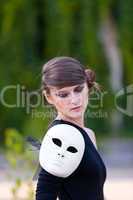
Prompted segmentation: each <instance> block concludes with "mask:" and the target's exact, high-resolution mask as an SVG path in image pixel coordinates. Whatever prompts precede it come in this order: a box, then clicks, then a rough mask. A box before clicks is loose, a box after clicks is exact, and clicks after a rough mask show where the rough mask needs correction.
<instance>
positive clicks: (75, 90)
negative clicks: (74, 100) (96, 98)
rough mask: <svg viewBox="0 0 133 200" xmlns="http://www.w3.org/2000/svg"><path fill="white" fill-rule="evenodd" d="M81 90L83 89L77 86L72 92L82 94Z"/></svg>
mask: <svg viewBox="0 0 133 200" xmlns="http://www.w3.org/2000/svg"><path fill="white" fill-rule="evenodd" d="M83 89H84V86H82V85H79V86H77V87H76V88H75V89H74V92H82V90H83Z"/></svg>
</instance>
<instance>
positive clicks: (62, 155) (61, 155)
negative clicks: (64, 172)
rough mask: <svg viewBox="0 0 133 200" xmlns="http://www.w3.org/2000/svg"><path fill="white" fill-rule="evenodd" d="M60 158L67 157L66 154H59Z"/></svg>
mask: <svg viewBox="0 0 133 200" xmlns="http://www.w3.org/2000/svg"><path fill="white" fill-rule="evenodd" d="M57 155H58V156H59V157H61V158H64V157H65V156H64V154H61V153H58V154H57Z"/></svg>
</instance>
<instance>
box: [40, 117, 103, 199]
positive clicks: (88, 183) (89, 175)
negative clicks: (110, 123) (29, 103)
mask: <svg viewBox="0 0 133 200" xmlns="http://www.w3.org/2000/svg"><path fill="white" fill-rule="evenodd" d="M57 124H68V125H71V126H74V127H75V128H77V129H78V130H79V131H80V132H81V134H82V135H83V138H84V141H85V151H84V155H83V158H82V160H81V163H80V165H79V167H78V168H77V169H76V170H75V171H74V172H73V173H72V174H71V175H70V176H69V177H67V178H61V177H57V176H54V175H52V174H50V173H48V172H47V171H45V170H44V169H43V168H41V171H40V173H39V178H38V182H37V188H36V200H56V199H57V197H58V198H59V200H104V192H103V187H104V182H105V179H106V167H105V165H104V163H103V160H102V158H101V156H100V154H99V153H98V151H97V150H96V148H95V146H94V145H93V143H92V141H91V139H90V138H89V136H88V134H87V133H86V131H85V130H84V129H82V128H81V127H80V126H78V125H76V124H74V123H71V122H68V121H65V120H54V121H53V122H52V123H51V125H50V127H52V126H55V125H57Z"/></svg>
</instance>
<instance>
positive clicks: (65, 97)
mask: <svg viewBox="0 0 133 200" xmlns="http://www.w3.org/2000/svg"><path fill="white" fill-rule="evenodd" d="M49 88H50V95H46V93H45V96H46V98H47V101H48V102H49V103H50V104H53V105H54V107H55V108H56V110H57V112H58V114H61V115H63V116H65V117H68V118H73V119H76V118H79V117H83V115H84V112H85V110H86V107H87V104H88V91H89V90H88V86H87V83H86V82H85V83H83V84H80V85H74V86H69V87H64V88H61V89H57V88H56V87H51V86H50V87H49Z"/></svg>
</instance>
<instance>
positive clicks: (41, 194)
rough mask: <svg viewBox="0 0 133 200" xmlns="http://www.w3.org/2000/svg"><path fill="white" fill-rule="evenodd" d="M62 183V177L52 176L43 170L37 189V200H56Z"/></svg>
mask: <svg viewBox="0 0 133 200" xmlns="http://www.w3.org/2000/svg"><path fill="white" fill-rule="evenodd" d="M61 183H62V179H61V178H60V177H56V176H54V175H51V174H50V173H48V172H47V171H45V170H44V169H43V168H41V171H40V173H39V178H38V182H37V188H36V200H56V199H57V195H58V192H59V190H60V187H61Z"/></svg>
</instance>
